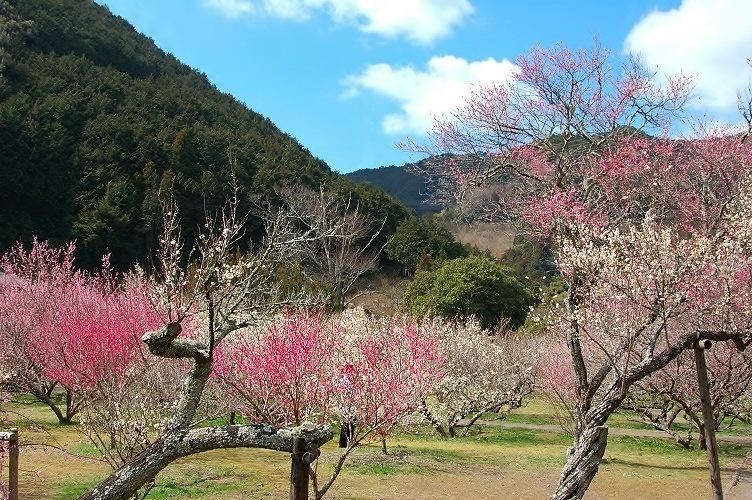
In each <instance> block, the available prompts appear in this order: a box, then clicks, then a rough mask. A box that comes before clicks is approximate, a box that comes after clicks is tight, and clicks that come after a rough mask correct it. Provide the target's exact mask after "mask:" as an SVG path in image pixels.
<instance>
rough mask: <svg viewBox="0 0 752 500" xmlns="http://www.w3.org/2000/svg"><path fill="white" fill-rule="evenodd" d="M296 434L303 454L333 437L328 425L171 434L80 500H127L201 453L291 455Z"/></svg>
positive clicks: (244, 427)
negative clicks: (174, 466) (243, 451)
mask: <svg viewBox="0 0 752 500" xmlns="http://www.w3.org/2000/svg"><path fill="white" fill-rule="evenodd" d="M285 431H287V432H285ZM295 434H299V435H300V436H301V437H303V438H305V442H306V451H308V450H315V449H317V448H319V447H321V446H322V445H323V444H324V443H326V442H327V441H329V440H331V439H332V437H333V436H334V433H333V431H332V428H331V427H330V426H329V425H327V424H325V425H320V426H317V427H315V428H313V429H304V428H298V429H283V430H277V429H274V428H272V427H270V426H268V425H227V426H220V427H204V428H198V429H190V430H185V429H182V430H177V431H170V432H167V433H165V434H163V435H162V436H160V438H159V439H158V440H156V441H155V442H154V443H152V444H151V445H150V446H148V447H147V448H145V449H144V450H143V451H142V452H141V453H139V454H138V455H136V457H134V458H133V460H131V461H130V462H129V463H127V464H126V465H124V466H123V467H122V468H121V469H119V470H118V471H116V472H115V473H113V474H112V475H111V476H110V477H109V478H107V479H106V480H105V481H103V482H102V483H101V484H99V486H97V487H96V488H94V489H92V490H90V491H88V492H87V493H85V494H84V495H83V496H81V497H80V499H81V500H93V499H97V500H109V499H112V500H115V499H123V498H129V497H131V496H132V495H133V494H134V493H135V492H136V491H137V490H138V488H139V487H140V486H141V485H143V484H146V483H147V482H149V481H150V480H153V479H154V477H155V476H156V475H157V474H158V473H159V471H161V470H162V469H164V468H165V467H166V466H167V465H168V464H169V463H171V462H173V461H174V460H176V459H178V458H181V457H185V456H188V455H193V454H195V453H200V452H202V451H208V450H215V449H221V448H264V449H267V450H277V451H283V452H288V453H291V452H292V438H293V435H295Z"/></svg>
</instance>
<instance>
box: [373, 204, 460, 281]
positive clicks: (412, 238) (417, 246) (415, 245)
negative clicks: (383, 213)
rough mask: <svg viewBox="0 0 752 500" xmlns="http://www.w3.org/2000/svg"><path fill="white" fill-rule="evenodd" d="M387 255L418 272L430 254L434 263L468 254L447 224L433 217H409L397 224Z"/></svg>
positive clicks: (410, 269) (410, 270)
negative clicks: (422, 261)
mask: <svg viewBox="0 0 752 500" xmlns="http://www.w3.org/2000/svg"><path fill="white" fill-rule="evenodd" d="M385 250H386V254H387V255H388V256H389V258H390V259H392V260H394V261H397V262H399V263H400V264H402V265H403V266H405V268H406V269H407V271H408V272H413V271H415V269H416V267H417V266H418V263H419V262H421V260H424V261H425V260H426V257H428V258H429V259H430V260H431V261H432V262H434V263H441V262H443V261H445V260H447V259H456V258H458V257H464V256H466V255H467V250H466V249H465V248H464V247H463V246H462V244H461V243H459V242H458V241H457V240H455V239H454V235H453V234H452V232H451V231H449V229H447V228H446V227H445V226H443V225H441V224H439V223H438V222H436V221H434V220H432V219H421V218H419V217H414V216H413V217H409V218H407V219H405V220H403V221H402V222H401V223H400V224H399V226H397V228H396V230H395V231H394V234H393V235H392V237H391V238H389V241H388V243H387V245H386V249H385Z"/></svg>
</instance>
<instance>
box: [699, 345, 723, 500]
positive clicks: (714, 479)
mask: <svg viewBox="0 0 752 500" xmlns="http://www.w3.org/2000/svg"><path fill="white" fill-rule="evenodd" d="M694 352H695V368H696V369H697V383H698V385H699V392H700V403H701V405H702V421H703V427H705V444H706V445H707V451H708V464H709V465H710V488H711V490H712V492H713V499H714V500H723V488H722V486H721V467H720V465H719V463H718V446H717V444H716V440H715V417H714V416H713V406H712V403H711V401H710V383H709V381H708V367H707V364H706V363H705V351H704V350H703V349H697V348H695V349H694Z"/></svg>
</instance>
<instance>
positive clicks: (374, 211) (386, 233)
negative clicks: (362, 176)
mask: <svg viewBox="0 0 752 500" xmlns="http://www.w3.org/2000/svg"><path fill="white" fill-rule="evenodd" d="M332 188H333V191H334V192H335V193H337V195H338V196H339V197H341V198H342V199H343V200H346V199H348V198H350V199H351V200H352V202H353V205H356V204H357V205H358V206H359V207H361V209H362V210H363V212H364V213H366V214H368V217H369V218H370V219H371V231H370V232H369V234H368V237H370V236H371V234H374V233H375V232H376V231H379V230H381V232H380V233H379V236H378V238H376V240H374V242H373V243H372V244H371V247H372V248H373V249H380V248H383V247H384V245H386V244H387V240H388V239H389V238H390V237H391V235H392V234H394V232H395V231H396V230H397V227H398V226H399V225H400V224H401V223H402V222H403V221H404V220H405V219H407V218H408V217H410V216H411V215H412V212H411V211H410V210H409V209H408V208H407V207H406V206H405V205H404V204H403V203H402V202H401V201H398V200H396V199H395V198H393V197H392V196H390V195H389V194H387V193H386V192H385V191H384V190H382V189H381V188H378V187H376V186H373V185H371V184H369V183H360V184H355V183H354V182H352V181H351V180H350V179H349V178H347V177H345V176H341V177H339V178H337V179H336V180H335V181H334V182H333V183H332ZM364 243H365V242H364Z"/></svg>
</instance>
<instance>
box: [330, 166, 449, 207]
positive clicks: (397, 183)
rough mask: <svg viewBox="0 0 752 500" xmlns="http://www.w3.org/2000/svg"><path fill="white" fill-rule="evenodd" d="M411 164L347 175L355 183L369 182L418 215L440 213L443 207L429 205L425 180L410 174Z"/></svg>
mask: <svg viewBox="0 0 752 500" xmlns="http://www.w3.org/2000/svg"><path fill="white" fill-rule="evenodd" d="M409 166H410V164H407V165H403V166H401V167H396V166H393V165H392V166H389V167H381V168H364V169H361V170H356V171H354V172H350V173H348V174H345V175H347V176H348V177H349V178H350V179H352V180H354V181H355V182H368V183H370V184H373V185H374V186H377V187H379V188H381V189H383V190H384V191H386V192H387V193H389V194H390V195H391V196H393V197H394V198H396V199H398V200H400V201H401V202H402V203H404V204H405V205H407V206H408V207H410V208H412V209H413V210H415V212H416V213H417V214H418V215H423V214H426V213H435V212H440V211H441V207H439V206H438V205H433V204H430V203H427V198H428V192H427V185H426V182H425V179H424V178H423V177H421V176H420V175H418V174H415V173H413V172H410V171H409V169H408V167H409Z"/></svg>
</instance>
